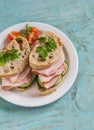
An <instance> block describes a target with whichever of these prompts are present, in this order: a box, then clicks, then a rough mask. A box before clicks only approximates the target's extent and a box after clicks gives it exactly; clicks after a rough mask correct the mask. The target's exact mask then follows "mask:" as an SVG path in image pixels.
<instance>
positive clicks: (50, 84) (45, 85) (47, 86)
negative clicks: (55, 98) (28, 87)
mask: <svg viewBox="0 0 94 130" xmlns="http://www.w3.org/2000/svg"><path fill="white" fill-rule="evenodd" d="M58 78H59V75H58V76H56V77H54V78H53V79H52V80H51V81H49V82H47V83H43V86H44V88H47V89H48V88H51V87H52V86H54V84H55V83H56V81H57V80H58Z"/></svg>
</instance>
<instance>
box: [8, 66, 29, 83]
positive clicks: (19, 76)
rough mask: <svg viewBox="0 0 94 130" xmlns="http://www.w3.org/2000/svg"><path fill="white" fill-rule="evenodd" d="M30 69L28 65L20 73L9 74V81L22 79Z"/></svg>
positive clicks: (14, 81)
mask: <svg viewBox="0 0 94 130" xmlns="http://www.w3.org/2000/svg"><path fill="white" fill-rule="evenodd" d="M30 71H31V68H30V67H27V68H26V69H25V70H24V71H23V72H21V73H20V74H16V75H14V76H10V77H9V79H10V81H11V83H17V82H20V81H22V80H23V79H24V78H25V77H26V76H27V75H28V74H29V73H30Z"/></svg>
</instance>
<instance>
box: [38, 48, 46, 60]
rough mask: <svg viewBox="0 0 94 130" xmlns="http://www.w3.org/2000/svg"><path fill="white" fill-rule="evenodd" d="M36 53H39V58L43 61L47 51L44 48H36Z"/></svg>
mask: <svg viewBox="0 0 94 130" xmlns="http://www.w3.org/2000/svg"><path fill="white" fill-rule="evenodd" d="M37 52H39V54H40V56H41V57H42V58H43V59H45V58H46V57H47V50H46V48H45V47H44V46H39V47H37Z"/></svg>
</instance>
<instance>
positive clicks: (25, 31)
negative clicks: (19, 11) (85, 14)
mask: <svg viewBox="0 0 94 130" xmlns="http://www.w3.org/2000/svg"><path fill="white" fill-rule="evenodd" d="M31 29H32V28H31V26H30V25H29V24H26V27H25V29H24V30H22V31H21V33H22V36H23V37H25V38H26V37H27V36H28V35H29V34H30V32H31Z"/></svg>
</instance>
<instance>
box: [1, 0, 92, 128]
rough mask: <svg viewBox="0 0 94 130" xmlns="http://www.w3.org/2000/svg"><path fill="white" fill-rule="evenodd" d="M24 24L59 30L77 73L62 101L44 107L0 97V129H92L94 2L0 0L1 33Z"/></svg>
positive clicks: (75, 0)
mask: <svg viewBox="0 0 94 130" xmlns="http://www.w3.org/2000/svg"><path fill="white" fill-rule="evenodd" d="M26 21H38V22H44V23H48V24H51V25H53V26H55V27H57V28H58V29H60V30H62V31H63V32H64V33H65V34H66V35H67V36H68V37H69V38H70V39H71V41H72V42H73V44H74V46H75V48H76V50H77V53H78V57H79V72H78V76H77V79H76V81H75V83H74V84H73V86H72V87H71V89H70V90H69V91H68V92H67V93H66V94H65V95H64V96H63V97H62V98H60V99H59V100H58V101H56V102H54V103H52V104H49V105H46V106H43V107H37V108H24V107H19V106H16V105H13V104H10V103H8V102H6V101H5V100H3V99H2V98H0V130H94V66H93V65H94V0H79V1H78V0H48V1H47V0H36V1H35V0H19V1H16V0H0V32H1V31H3V30H4V29H6V28H7V27H9V26H11V25H14V24H17V23H21V22H26Z"/></svg>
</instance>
